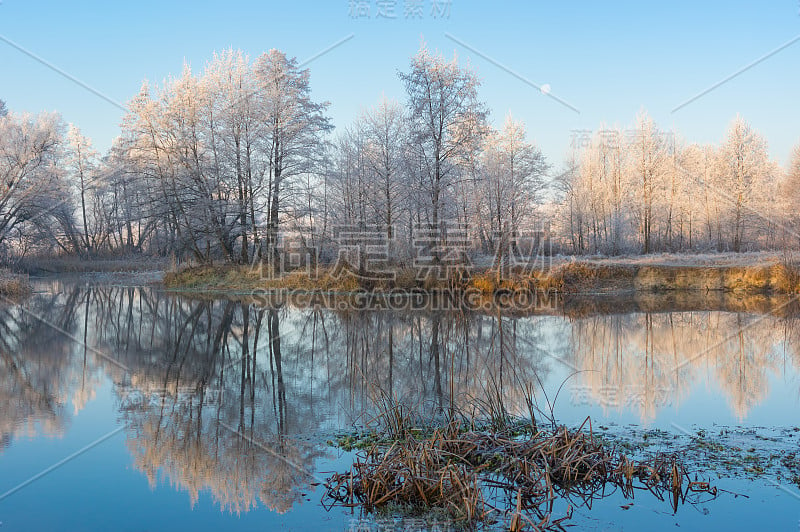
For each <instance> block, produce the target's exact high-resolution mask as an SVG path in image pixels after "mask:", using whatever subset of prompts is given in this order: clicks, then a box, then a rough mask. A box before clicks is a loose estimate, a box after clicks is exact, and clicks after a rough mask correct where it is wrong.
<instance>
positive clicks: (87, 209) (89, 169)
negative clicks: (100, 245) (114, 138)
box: [65, 125, 98, 253]
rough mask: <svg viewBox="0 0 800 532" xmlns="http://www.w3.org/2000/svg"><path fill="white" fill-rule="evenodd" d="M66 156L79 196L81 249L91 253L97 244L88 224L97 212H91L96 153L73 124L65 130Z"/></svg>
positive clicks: (95, 236) (94, 188)
mask: <svg viewBox="0 0 800 532" xmlns="http://www.w3.org/2000/svg"><path fill="white" fill-rule="evenodd" d="M67 143H68V149H67V158H66V161H65V163H66V167H67V169H68V171H69V172H70V174H71V175H72V177H73V179H74V181H75V185H76V186H77V187H78V196H79V197H80V205H79V207H80V220H81V225H82V227H81V242H80V246H81V249H82V250H84V251H86V252H87V253H92V252H93V251H94V250H95V248H96V246H97V235H96V233H95V231H94V228H93V227H92V224H90V215H92V214H98V213H94V212H92V204H93V203H94V198H95V196H96V195H97V193H96V188H97V187H96V186H94V185H95V183H94V181H95V172H96V169H97V158H98V154H97V152H96V151H95V150H94V148H92V143H91V141H90V140H89V139H88V138H86V137H85V136H83V134H81V131H80V129H78V128H77V127H75V126H74V125H70V126H69V131H68V132H67Z"/></svg>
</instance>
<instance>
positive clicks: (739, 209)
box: [716, 116, 775, 251]
mask: <svg viewBox="0 0 800 532" xmlns="http://www.w3.org/2000/svg"><path fill="white" fill-rule="evenodd" d="M719 164H720V166H719V170H718V171H719V177H720V179H719V184H720V188H719V190H717V191H716V193H717V194H719V195H720V197H722V198H723V199H724V200H725V201H726V202H727V204H728V212H729V216H728V219H727V220H726V222H727V223H726V225H727V227H728V228H729V229H730V231H731V232H732V237H731V241H732V248H733V251H742V250H743V248H744V246H745V245H746V244H747V243H748V242H749V241H748V240H746V239H747V238H748V236H753V237H755V235H750V234H749V231H751V230H753V229H758V227H756V226H763V224H762V222H764V221H766V222H770V217H771V215H772V213H774V212H775V210H774V209H773V208H772V207H771V206H770V205H768V204H767V200H768V198H770V197H772V198H774V196H773V194H772V193H773V192H774V190H773V184H774V182H773V179H774V176H775V172H774V168H773V167H772V164H771V162H770V160H769V156H768V154H767V145H766V142H765V141H764V139H763V138H762V137H761V136H760V135H758V133H756V132H755V131H754V130H753V129H752V127H750V124H748V123H747V122H746V121H745V120H744V119H743V118H742V117H740V116H737V117H736V118H735V119H734V120H733V122H732V123H731V125H730V127H729V128H728V134H727V138H726V139H725V142H724V144H723V145H722V147H721V149H720V154H719ZM768 225H769V223H768Z"/></svg>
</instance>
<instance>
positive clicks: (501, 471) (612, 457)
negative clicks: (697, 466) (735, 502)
mask: <svg viewBox="0 0 800 532" xmlns="http://www.w3.org/2000/svg"><path fill="white" fill-rule="evenodd" d="M587 425H588V427H589V428H588V431H587V430H585V429H586V427H587ZM470 426H474V423H472V422H470V423H466V424H465V423H464V422H462V421H451V422H449V423H447V424H445V425H444V426H442V427H440V428H437V429H434V430H432V431H429V432H428V433H427V434H426V435H422V434H419V433H416V434H415V432H414V431H407V430H404V431H402V434H403V435H404V437H403V439H395V440H389V441H384V442H383V443H381V442H380V441H379V442H377V443H371V444H370V445H369V446H368V447H367V448H366V449H364V450H362V451H360V452H359V453H357V455H356V459H355V462H354V464H353V466H352V467H351V468H350V470H349V471H347V472H344V473H335V474H333V475H332V476H331V477H329V478H328V480H327V482H326V494H325V496H324V498H325V500H326V501H327V502H328V503H329V504H330V505H341V506H345V507H362V508H364V509H365V510H367V511H372V510H375V509H379V508H383V507H402V508H409V509H413V510H415V511H423V512H424V511H431V510H439V511H441V510H444V511H445V512H447V513H448V514H449V515H450V517H451V518H452V519H454V520H456V521H458V522H460V523H462V524H464V525H474V524H477V523H478V522H494V521H497V520H506V521H507V522H508V524H509V526H510V527H511V529H512V530H519V529H521V528H523V527H526V526H529V527H531V528H533V529H535V530H561V529H563V528H562V523H563V522H564V521H565V520H566V519H569V517H570V516H571V512H572V508H573V507H574V506H575V505H579V506H587V507H588V506H590V505H591V503H592V501H593V500H595V499H598V498H601V497H605V496H607V495H609V494H610V493H612V492H613V491H614V490H615V489H619V490H620V491H621V493H622V494H623V496H624V497H626V498H633V497H634V494H635V492H636V491H637V490H647V491H649V492H651V493H652V494H653V495H655V496H656V497H657V498H659V499H660V500H665V501H669V504H670V506H671V507H672V509H673V511H676V510H677V508H678V506H679V505H680V504H681V503H683V502H685V501H686V499H687V497H690V496H691V495H693V494H695V495H696V494H703V493H705V494H710V495H712V496H714V495H716V489H715V488H713V487H711V486H709V484H708V483H707V482H696V481H692V480H691V479H690V477H689V473H688V472H687V470H686V468H685V467H684V466H683V465H682V463H681V462H680V460H679V459H678V458H677V457H676V456H675V455H671V454H657V455H654V456H652V457H651V458H649V459H646V460H633V459H631V458H629V457H628V456H627V455H625V454H622V453H617V452H616V450H615V449H609V448H608V446H607V445H606V444H605V443H603V441H602V440H600V439H599V438H597V437H595V436H594V434H593V433H592V430H591V422H590V420H589V419H588V418H587V420H586V421H585V422H584V424H583V425H582V426H581V427H579V428H577V429H575V430H570V429H568V428H566V427H563V426H555V425H551V424H549V425H548V426H547V427H546V428H541V427H536V425H535V424H532V423H528V425H527V426H528V427H529V429H530V430H528V431H527V432H525V433H524V434H519V433H515V432H514V431H513V430H509V429H510V428H511V427H513V426H514V425H513V424H508V425H506V426H507V427H508V428H509V429H506V430H500V431H495V430H479V429H475V428H470ZM517 430H518V427H517ZM559 500H566V501H567V502H568V503H569V507H568V510H567V512H566V515H562V516H560V517H558V516H554V512H555V506H556V505H555V503H556V502H557V501H559Z"/></svg>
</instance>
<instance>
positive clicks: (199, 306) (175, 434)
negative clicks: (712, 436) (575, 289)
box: [0, 283, 800, 513]
mask: <svg viewBox="0 0 800 532" xmlns="http://www.w3.org/2000/svg"><path fill="white" fill-rule="evenodd" d="M25 305H26V308H29V309H30V312H25V311H23V310H22V309H21V308H20V307H14V306H4V307H0V333H1V334H0V379H2V380H0V394H1V395H2V397H0V401H2V403H3V404H4V405H8V406H7V407H4V408H3V410H2V413H1V414H0V434H1V435H2V441H3V445H4V446H8V445H10V444H11V442H12V440H13V439H14V438H16V437H19V436H21V435H25V434H31V433H35V432H36V431H37V430H39V431H42V432H45V433H50V434H59V433H63V432H64V431H66V429H67V427H68V426H69V422H70V419H71V416H72V415H73V413H74V412H77V411H78V410H80V409H82V408H83V407H84V405H85V404H86V402H87V401H88V400H89V399H91V398H92V397H93V394H94V393H95V391H96V390H97V388H98V387H99V386H100V385H101V384H102V383H103V382H106V381H111V382H112V383H113V386H114V390H115V396H116V398H117V405H116V406H117V408H118V411H119V412H120V416H121V418H122V421H123V422H124V423H125V425H126V430H127V446H128V448H129V450H130V452H131V454H132V457H133V461H134V464H135V466H136V468H137V469H139V470H140V471H142V472H143V473H144V474H145V475H146V476H147V478H148V479H149V481H150V483H151V484H152V485H155V484H157V483H159V482H161V481H164V482H168V483H170V484H171V485H173V486H174V487H176V488H177V489H180V490H185V491H186V492H188V493H189V494H190V498H191V500H192V501H193V503H194V502H196V501H197V500H198V498H199V496H200V494H201V493H202V492H208V493H210V494H211V495H212V496H213V498H214V499H215V500H216V501H217V503H218V504H219V506H220V507H221V508H222V509H223V510H225V511H229V512H234V513H240V512H247V511H249V510H252V509H253V508H256V507H258V506H259V505H260V504H263V505H264V506H266V507H267V508H270V509H272V510H274V511H278V512H284V511H287V510H289V509H290V508H292V506H293V505H294V504H296V503H297V502H298V501H300V500H301V498H302V494H303V493H306V492H307V490H309V489H311V484H312V483H313V482H314V477H313V473H312V472H313V471H314V470H315V465H316V463H317V461H318V460H319V459H320V458H321V457H322V456H324V454H325V453H326V446H325V444H324V441H325V440H326V439H327V438H329V437H330V436H331V434H332V433H333V432H335V431H336V430H338V429H341V428H349V427H352V426H354V425H358V424H364V423H367V422H368V421H369V420H370V419H372V418H373V416H374V411H373V410H372V408H373V402H372V399H373V398H374V396H375V393H376V390H377V389H380V390H382V391H383V392H386V393H388V394H391V395H392V396H393V397H395V398H398V399H400V400H404V401H406V402H409V403H411V404H413V405H415V406H416V407H417V408H419V409H420V410H421V411H422V412H424V413H427V414H428V415H436V413H437V412H440V411H441V410H443V409H446V408H448V407H450V406H454V407H456V408H458V409H460V410H462V411H469V410H470V408H472V407H473V406H474V404H475V402H476V400H480V398H482V397H484V396H485V394H486V391H487V387H488V386H490V385H491V386H492V388H496V389H498V390H500V392H501V393H502V395H503V399H504V402H505V404H506V405H507V406H508V408H509V409H510V410H511V411H512V413H516V414H525V413H526V412H527V410H526V406H525V401H524V394H523V386H522V384H524V383H530V382H533V383H536V382H538V381H542V382H544V383H548V382H550V381H553V380H554V379H555V378H556V376H559V377H558V379H560V378H562V377H561V375H563V374H564V371H563V369H564V368H563V367H562V366H561V364H563V363H564V362H566V363H567V364H568V365H570V366H574V367H576V368H578V369H580V370H591V371H584V372H581V373H579V374H578V375H577V376H576V379H577V381H576V382H577V383H578V384H579V385H580V386H585V387H586V388H587V390H588V393H589V395H590V397H592V398H593V400H594V402H595V403H600V404H602V403H603V401H604V399H605V398H606V396H605V394H606V391H607V390H614V393H615V394H616V396H617V397H618V398H620V397H628V398H630V397H633V398H635V404H636V406H637V408H638V409H639V414H640V416H641V419H642V420H643V421H648V420H651V419H654V418H655V416H656V415H657V413H658V411H659V409H660V408H661V407H662V406H663V404H662V400H663V398H664V396H665V394H666V395H668V396H669V399H670V400H671V401H673V402H676V401H677V402H680V400H681V398H682V397H685V396H686V395H687V394H688V392H689V391H690V390H691V389H692V388H693V387H694V386H696V385H697V384H698V383H697V381H698V379H699V378H700V377H701V376H702V375H704V372H707V371H709V370H710V372H711V374H712V375H713V376H714V378H715V379H716V380H717V381H718V383H719V386H720V387H721V389H723V390H724V391H725V393H726V394H727V396H728V401H729V404H730V407H731V409H732V410H733V411H734V412H735V413H736V414H737V415H738V416H739V417H740V418H745V417H746V416H747V414H748V412H749V411H750V410H751V409H752V408H753V407H754V406H755V405H757V404H759V403H761V402H762V401H763V400H764V398H765V397H766V396H767V394H768V393H769V375H770V374H772V373H780V372H781V371H786V367H785V365H786V364H788V365H789V366H790V369H791V370H794V368H796V367H797V364H798V363H799V362H800V355H798V349H797V346H798V345H800V344H798V342H799V341H800V338H797V334H798V333H796V332H795V331H797V330H798V329H797V327H795V326H794V319H795V318H793V317H792V316H791V315H788V316H787V315H781V316H778V315H769V314H754V313H747V312H743V311H741V312H722V311H711V310H682V311H680V312H657V311H644V312H634V313H628V314H592V313H589V312H587V313H584V314H581V313H575V314H574V315H576V316H580V317H573V318H567V317H563V316H544V315H538V316H514V317H512V316H502V315H499V314H494V315H492V314H479V313H458V312H433V311H418V312H417V311H415V312H392V311H377V310H375V311H370V310H361V311H352V312H344V311H337V310H327V309H319V308H304V309H301V308H289V307H283V308H280V309H276V308H255V307H252V308H251V307H249V306H248V305H247V304H245V303H241V302H233V301H199V300H189V299H184V298H180V297H175V296H171V295H168V294H165V293H164V292H162V291H159V290H155V289H151V288H143V287H113V286H102V285H101V286H92V287H88V286H80V285H77V284H68V283H67V284H64V285H61V286H58V287H57V289H56V290H53V291H45V292H44V293H39V294H37V295H36V296H34V297H33V298H31V299H30V300H29V301H27V302H26V303H25ZM35 316H39V317H41V319H38V318H37V317H35ZM60 331H63V332H60ZM67 335H69V336H67ZM70 336H71V337H73V338H74V339H77V340H80V341H81V342H82V343H81V342H76V341H74V340H73V339H71V338H70ZM87 344H88V346H91V348H86V347H85V345H87ZM98 352H99V353H101V354H103V355H105V357H108V358H105V357H103V356H99V355H98ZM784 353H788V354H789V355H790V356H789V362H787V361H786V360H785V359H784V355H783V354H784ZM559 359H560V360H563V361H564V362H561V361H560V360H559ZM125 367H127V368H128V370H127V371H126V370H125V369H124V368H125ZM554 384H555V386H557V385H558V384H560V383H558V382H556V383H554ZM70 402H71V403H72V405H73V410H72V411H70V410H69V409H68V408H67V404H68V403H70ZM607 406H608V408H620V407H623V406H626V405H618V406H614V405H612V404H609V405H607Z"/></svg>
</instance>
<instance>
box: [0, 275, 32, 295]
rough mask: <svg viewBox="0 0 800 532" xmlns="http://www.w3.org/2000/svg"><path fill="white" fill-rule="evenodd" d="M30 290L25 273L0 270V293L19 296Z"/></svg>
mask: <svg viewBox="0 0 800 532" xmlns="http://www.w3.org/2000/svg"><path fill="white" fill-rule="evenodd" d="M30 292H31V284H30V282H29V281H28V276H27V275H22V274H17V273H11V272H10V271H8V270H0V295H2V296H6V297H21V296H25V295H27V294H29V293H30Z"/></svg>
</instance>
